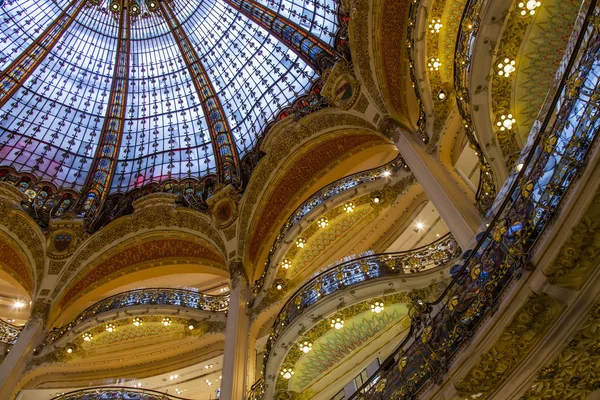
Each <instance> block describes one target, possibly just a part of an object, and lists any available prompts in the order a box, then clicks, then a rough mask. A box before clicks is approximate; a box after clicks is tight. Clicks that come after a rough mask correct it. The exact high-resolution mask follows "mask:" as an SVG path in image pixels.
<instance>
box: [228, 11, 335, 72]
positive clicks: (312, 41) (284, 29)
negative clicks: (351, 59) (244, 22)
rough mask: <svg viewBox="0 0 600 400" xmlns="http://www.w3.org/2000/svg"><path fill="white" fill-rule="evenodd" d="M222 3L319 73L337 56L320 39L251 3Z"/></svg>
mask: <svg viewBox="0 0 600 400" xmlns="http://www.w3.org/2000/svg"><path fill="white" fill-rule="evenodd" d="M225 2H226V3H227V4H229V5H230V6H231V7H232V8H233V9H235V10H237V11H238V12H240V13H242V14H244V15H245V16H246V17H248V18H249V19H250V20H251V21H253V22H254V23H256V24H257V25H259V26H261V27H263V28H264V29H266V30H267V31H269V32H270V33H271V34H272V35H273V36H275V37H276V38H277V39H278V40H279V41H280V42H281V43H283V44H284V45H286V46H287V47H288V48H289V49H291V50H292V51H293V52H294V53H296V54H297V55H298V56H299V57H300V58H302V59H303V60H304V61H305V62H306V63H307V64H308V65H310V66H311V68H312V69H313V70H315V71H318V72H319V73H320V74H322V73H323V71H324V70H325V69H327V68H331V67H332V66H333V64H334V63H335V61H336V58H339V57H340V55H339V54H336V53H335V51H334V49H333V48H332V47H331V46H329V45H328V44H326V43H324V42H323V41H322V40H321V39H320V38H318V37H316V36H315V35H313V34H311V33H310V32H307V31H306V30H305V29H304V28H302V27H301V26H299V25H298V24H296V23H294V22H292V21H290V20H289V19H287V18H284V17H282V16H281V15H279V14H277V13H275V12H273V11H272V10H270V9H269V8H267V7H265V6H263V5H262V4H260V3H258V2H256V1H254V0H225ZM311 22H312V21H311Z"/></svg>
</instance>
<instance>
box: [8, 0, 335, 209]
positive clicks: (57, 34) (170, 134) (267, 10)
mask: <svg viewBox="0 0 600 400" xmlns="http://www.w3.org/2000/svg"><path fill="white" fill-rule="evenodd" d="M0 13H1V14H2V23H3V29H2V33H0V35H1V36H0V43H1V44H0V69H1V73H0V108H1V109H0V165H1V166H3V167H10V168H12V169H13V170H15V171H17V172H19V173H29V174H31V176H32V177H34V178H33V179H35V180H36V181H42V182H47V183H51V184H53V185H54V186H55V187H57V188H59V189H60V190H71V191H73V192H74V193H80V194H81V197H83V198H84V199H86V201H85V209H86V210H88V211H89V210H92V211H94V210H96V209H97V208H98V207H100V206H101V204H102V202H103V200H104V199H105V198H106V197H107V196H109V195H110V194H111V193H119V192H121V193H125V192H129V191H131V190H132V189H135V188H140V187H143V186H145V185H147V184H149V183H159V182H163V181H168V180H172V181H181V180H185V179H195V180H198V181H200V180H201V179H203V178H204V177H206V176H210V175H214V176H215V179H216V180H217V181H219V182H221V183H224V184H227V183H233V182H236V181H237V180H239V174H240V160H241V159H242V158H243V157H244V155H246V154H247V153H249V152H251V151H252V150H253V149H254V148H255V146H256V145H257V142H258V141H259V140H260V138H261V136H262V134H263V133H264V130H265V127H266V126H267V124H268V123H269V122H270V121H272V120H273V119H274V118H275V117H276V116H277V114H278V113H279V112H280V111H281V109H283V108H284V107H286V106H289V105H290V104H291V103H292V102H293V101H294V100H295V99H297V98H298V97H300V96H302V95H303V94H305V93H306V92H307V91H308V90H309V89H310V88H311V85H313V84H314V83H315V81H317V80H318V78H319V76H320V73H321V71H322V70H323V69H324V68H325V67H327V66H328V65H330V64H328V63H331V62H332V61H334V60H335V57H336V52H335V50H334V48H335V45H336V34H337V33H338V31H339V24H338V21H339V20H338V15H337V3H336V0H275V1H274V0H199V1H185V0H138V1H133V0H53V1H51V0H46V1H42V2H40V1H35V0H25V1H20V0H19V1H17V0H8V1H5V2H4V4H3V5H2V6H1V8H0Z"/></svg>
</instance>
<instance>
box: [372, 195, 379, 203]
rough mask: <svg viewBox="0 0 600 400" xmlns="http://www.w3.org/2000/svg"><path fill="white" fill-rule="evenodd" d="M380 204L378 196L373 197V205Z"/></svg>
mask: <svg viewBox="0 0 600 400" xmlns="http://www.w3.org/2000/svg"><path fill="white" fill-rule="evenodd" d="M380 202H381V198H380V197H379V196H375V197H373V203H375V204H379V203H380Z"/></svg>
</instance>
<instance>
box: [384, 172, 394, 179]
mask: <svg viewBox="0 0 600 400" xmlns="http://www.w3.org/2000/svg"><path fill="white" fill-rule="evenodd" d="M390 175H392V173H391V172H390V171H388V170H385V171H383V176H385V177H386V178H387V177H388V176H390Z"/></svg>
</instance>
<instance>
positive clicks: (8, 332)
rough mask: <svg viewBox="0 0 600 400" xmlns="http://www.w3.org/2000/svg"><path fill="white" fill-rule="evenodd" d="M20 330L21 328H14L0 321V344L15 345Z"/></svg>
mask: <svg viewBox="0 0 600 400" xmlns="http://www.w3.org/2000/svg"><path fill="white" fill-rule="evenodd" d="M22 330H23V327H22V326H15V325H13V324H11V323H9V322H6V321H4V320H2V319H0V342H2V343H8V344H13V343H15V342H16V341H17V338H18V337H19V334H20V333H21V331H22Z"/></svg>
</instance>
